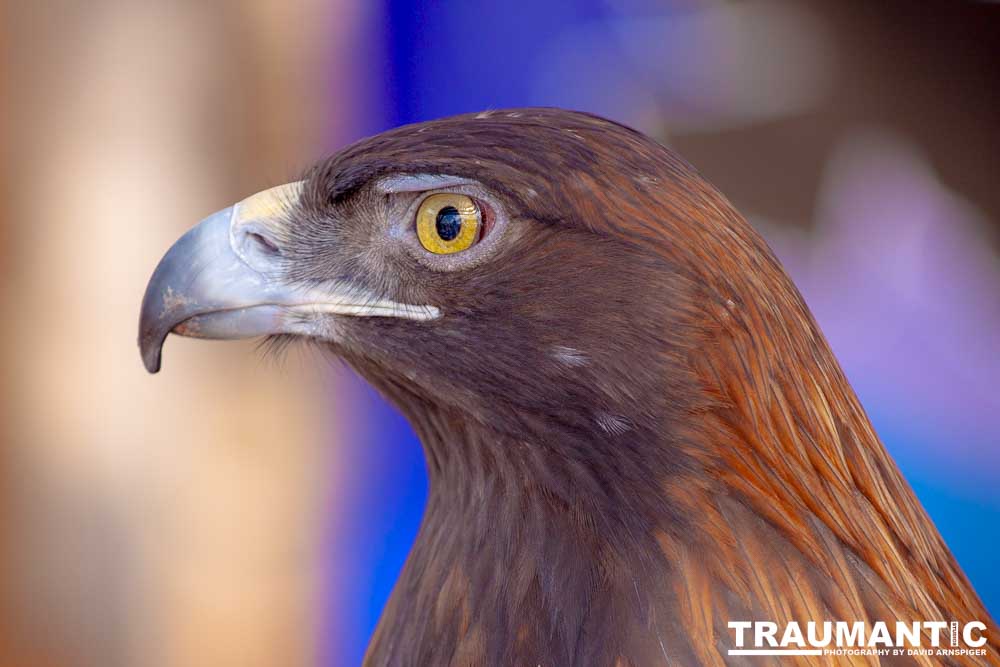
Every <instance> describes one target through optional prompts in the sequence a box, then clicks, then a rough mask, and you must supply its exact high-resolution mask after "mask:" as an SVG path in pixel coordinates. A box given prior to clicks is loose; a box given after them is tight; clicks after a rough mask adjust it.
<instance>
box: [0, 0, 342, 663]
mask: <svg viewBox="0 0 1000 667" xmlns="http://www.w3.org/2000/svg"><path fill="white" fill-rule="evenodd" d="M15 5H16V6H15ZM336 5H337V3H329V2H322V1H320V0H304V1H301V2H282V1H281V0H248V1H245V2H239V3H236V2H234V3H202V2H163V3H161V2H144V1H139V2H135V1H132V0H118V1H96V2H87V3H81V2H72V1H69V0H56V1H50V2H38V3H32V2H24V3H9V6H8V8H7V10H6V12H7V18H6V21H5V23H6V30H7V31H8V35H7V37H6V38H5V41H6V42H7V45H6V48H7V49H8V53H9V54H10V60H9V67H10V69H11V77H10V79H9V90H8V93H9V94H8V95H7V106H8V109H7V111H6V116H7V118H6V121H7V125H8V131H9V136H8V137H7V148H8V149H9V150H8V152H7V158H8V159H7V160H6V161H5V162H6V164H5V168H4V172H5V175H6V177H7V179H8V180H7V188H8V196H7V201H6V206H5V208H6V213H5V216H4V220H3V221H2V222H0V230H2V238H3V239H4V246H5V247H4V248H3V254H2V257H3V261H4V265H3V267H2V269H0V271H2V276H3V281H2V282H3V285H2V296H3V319H2V322H0V330H2V340H0V354H2V362H3V369H4V372H3V391H4V415H3V418H4V421H3V423H2V425H0V429H2V436H3V446H4V449H3V452H2V459H3V474H4V476H5V477H4V487H5V488H4V489H3V494H4V514H5V515H6V516H7V517H8V523H7V526H6V530H5V542H4V546H5V551H6V558H5V559H4V571H3V576H4V584H5V590H6V592H7V593H8V596H13V598H12V607H11V612H12V618H10V619H8V620H7V621H6V623H7V627H6V633H7V636H8V638H10V637H14V638H16V639H17V641H16V642H15V643H16V644H17V648H18V650H19V651H21V652H22V653H21V655H22V656H30V655H34V656H35V657H34V659H36V660H41V659H44V660H47V662H46V663H45V664H53V665H59V664H67V665H73V666H76V665H85V666H89V665H100V666H101V667H116V666H118V665H122V666H128V667H145V666H147V665H150V666H154V667H158V666H160V665H163V666H167V667H174V666H178V667H191V666H201V665H205V666H209V665H210V666H212V667H224V666H229V665H238V666H240V667H253V666H256V665H260V666H272V665H302V664H309V663H310V661H311V660H312V658H313V656H314V652H315V640H316V631H317V627H318V626H317V603H318V600H317V599H316V595H317V593H318V592H319V591H320V586H319V575H320V567H321V564H320V556H321V549H320V545H319V543H318V541H319V539H320V537H321V530H322V526H321V513H322V511H323V508H322V506H321V505H322V502H323V499H324V496H325V491H324V488H325V487H326V486H327V485H329V484H330V483H331V480H330V479H329V476H330V472H331V471H330V468H331V467H332V465H331V462H330V460H329V456H328V454H327V453H326V447H325V446H324V445H325V443H324V442H323V440H324V436H325V431H327V430H328V429H329V424H327V423H325V420H326V419H327V417H326V414H325V412H326V406H325V405H324V400H325V399H324V395H325V394H328V393H329V392H328V391H324V387H323V386H322V384H323V382H324V381H325V380H324V370H323V363H324V362H322V361H321V360H320V359H318V358H315V357H310V356H307V355H303V356H298V355H296V354H295V353H294V352H293V353H292V354H291V358H290V359H288V360H286V361H285V362H283V363H282V364H281V365H280V366H278V365H276V364H274V363H270V362H268V361H262V360H261V356H260V354H259V353H256V352H255V351H254V349H253V345H252V344H251V343H247V344H218V343H205V342H199V341H190V340H181V339H177V338H171V340H169V341H168V343H167V346H166V348H165V357H164V369H163V371H162V372H161V373H160V374H159V375H158V376H148V375H146V374H145V372H144V371H143V369H142V365H141V363H140V362H139V356H138V352H137V350H136V344H135V335H136V331H135V329H136V317H137V314H138V310H139V302H140V299H141V296H142V292H143V288H144V286H145V282H146V280H147V278H148V277H149V274H150V272H151V271H152V269H153V267H154V266H155V264H156V262H157V260H158V258H159V257H160V255H161V254H162V253H163V251H164V250H165V249H166V248H167V247H168V246H169V244H170V243H171V242H172V241H173V240H174V239H176V238H177V236H179V235H180V234H181V233H182V232H183V231H184V230H185V229H186V228H187V227H189V226H191V225H192V224H194V223H195V222H196V221H197V220H199V219H200V218H201V217H203V216H205V215H206V214H208V213H211V212H212V211H214V210H216V209H218V208H221V207H223V206H226V205H228V204H230V203H232V202H234V201H236V200H238V199H240V198H242V197H243V196H245V195H246V194H248V193H251V192H253V191H256V190H258V189H261V188H264V187H267V186H269V185H273V184H276V183H279V182H283V181H286V180H290V179H291V178H293V177H295V176H297V175H298V173H299V172H300V170H301V169H302V168H303V167H305V166H306V165H307V164H309V163H310V162H311V161H312V160H314V159H316V158H317V157H319V156H320V154H321V147H322V141H323V138H324V137H329V136H331V135H330V129H329V128H330V126H331V124H332V123H333V122H335V120H336V119H332V118H331V117H330V110H329V109H328V108H327V105H326V104H325V98H326V96H327V95H328V91H329V87H328V86H329V85H330V78H329V77H328V76H327V74H326V73H325V70H326V69H327V67H328V66H329V64H330V61H331V59H332V58H333V57H334V56H335V52H334V49H333V48H331V40H336V38H337V35H335V34H331V33H332V32H334V31H335V30H337V29H339V30H344V31H349V30H350V29H351V24H350V20H349V19H350V17H349V15H342V16H340V17H338V20H334V19H333V16H332V13H334V12H337V11H340V10H338V8H337V6H336ZM2 658H3V656H0V659H2ZM21 659H22V660H31V659H32V658H30V657H22V658H21ZM4 662H5V664H6V661H4Z"/></svg>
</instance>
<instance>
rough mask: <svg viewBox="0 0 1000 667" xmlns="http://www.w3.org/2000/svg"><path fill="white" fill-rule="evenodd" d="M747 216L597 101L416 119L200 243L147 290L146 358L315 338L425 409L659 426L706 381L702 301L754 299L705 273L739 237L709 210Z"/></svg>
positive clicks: (262, 196)
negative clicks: (691, 379)
mask: <svg viewBox="0 0 1000 667" xmlns="http://www.w3.org/2000/svg"><path fill="white" fill-rule="evenodd" d="M728 208H729V207H728V206H727V205H726V204H725V202H724V200H723V199H722V198H721V197H719V196H718V195H717V193H716V192H715V191H714V190H713V189H712V188H711V187H710V186H708V185H707V184H706V183H704V181H702V180H701V179H700V178H699V177H698V175H697V174H696V173H695V172H694V170H693V169H692V168H691V167H690V166H688V165H687V164H685V163H684V162H683V161H682V160H680V159H679V158H677V157H676V156H675V155H673V154H672V153H670V152H668V151H667V150H665V149H664V148H663V147H661V146H660V145H658V144H656V143H655V142H653V141H652V140H650V139H648V138H647V137H645V136H643V135H641V134H639V133H637V132H635V131H633V130H630V129H628V128H625V127H623V126H621V125H618V124H616V123H613V122H610V121H607V120H603V119H601V118H597V117H594V116H590V115H587V114H582V113H570V112H565V111H560V110H553V109H521V110H510V111H494V112H486V113H480V114H469V115H464V116H457V117H453V118H447V119H444V120H438V121H433V122H429V123H422V124H418V125H411V126H406V127H402V128H398V129H395V130H393V131H390V132H386V133H384V134H381V135H378V136H376V137H374V138H370V139H367V140H364V141H361V142H359V143H357V144H354V145H352V146H350V147H348V148H346V149H344V150H343V151H341V152H340V153H338V154H336V155H334V156H333V157H331V158H329V159H327V160H324V161H322V162H320V163H319V164H317V165H316V166H314V167H313V168H312V169H310V170H309V171H308V173H307V174H306V175H305V176H304V178H303V179H302V180H300V181H297V182H295V183H292V184H288V185H284V186H280V187H277V188H273V189H271V190H267V191H265V192H262V193H258V194H256V195H254V196H252V197H250V198H248V199H245V200H244V201H242V202H240V203H238V204H236V205H235V206H233V207H230V208H227V209H225V210H223V211H220V212H219V213H216V214H214V215H212V216H210V217H208V218H207V219H206V220H204V221H203V222H202V223H201V224H199V225H198V226H196V227H195V228H193V229H192V230H191V231H189V232H188V233H187V234H186V235H185V236H184V237H182V238H181V240H180V241H178V243H177V244H176V245H175V246H174V247H173V248H172V249H171V250H170V251H169V252H168V253H167V255H166V256H165V257H164V258H163V260H162V262H161V263H160V265H159V266H158V267H157V269H156V271H155V273H154V275H153V278H152V280H151V281H150V283H149V287H148V289H147V292H146V296H145V300H144V302H143V307H142V318H141V323H140V333H139V341H140V347H141V349H142V356H143V359H144V361H145V364H146V367H147V369H148V370H149V371H150V372H156V370H157V369H158V368H159V364H160V348H161V346H162V344H163V341H164V339H165V337H166V336H167V334H168V333H176V334H179V335H183V336H194V337H203V338H239V337H250V336H295V337H301V338H304V339H311V340H313V341H318V342H321V343H322V344H323V345H324V346H326V347H328V348H329V349H331V350H333V351H334V352H335V353H336V354H337V355H338V356H340V357H342V358H344V359H345V360H347V361H348V362H349V363H350V364H351V365H353V366H354V367H355V368H357V369H358V370H359V371H360V372H361V373H362V374H363V375H364V376H366V377H367V378H368V379H369V380H370V381H372V382H373V383H374V384H375V385H376V386H377V387H378V388H379V389H381V390H382V391H384V392H385V393H387V394H388V395H389V396H390V397H391V398H392V399H393V400H394V401H395V402H396V403H397V404H399V405H400V406H401V407H402V408H403V409H404V411H406V412H407V413H408V415H409V416H411V417H414V418H417V415H423V414H426V413H427V412H428V410H429V409H432V408H433V409H435V410H439V411H443V412H446V413H449V414H458V413H461V414H462V415H463V416H464V417H466V418H471V419H474V420H476V421H479V422H482V423H484V424H486V425H488V426H490V427H491V428H496V429H499V430H502V431H504V432H512V433H524V432H525V430H526V429H527V430H529V431H532V432H538V433H539V434H540V435H545V436H546V437H550V436H554V435H555V432H559V433H560V434H561V435H562V436H564V437H565V436H571V439H576V440H590V439H592V436H596V437H598V438H599V439H601V440H606V439H607V438H608V436H609V435H610V436H616V435H621V434H624V433H625V432H633V433H634V432H636V431H638V430H641V429H647V430H654V431H655V430H659V429H660V428H661V426H662V421H663V419H664V418H665V417H666V416H667V415H668V414H670V413H671V412H672V411H673V410H674V409H676V408H677V406H678V405H679V401H680V399H681V398H683V397H685V396H687V397H690V396H692V395H694V392H691V391H688V388H687V387H685V386H684V385H685V377H684V369H683V368H682V365H683V359H681V358H679V357H682V356H683V355H684V354H685V351H686V348H687V347H689V346H690V345H691V344H696V343H697V338H698V337H697V335H696V334H695V332H694V331H693V330H692V326H694V324H695V323H694V322H693V321H692V315H695V314H696V313H695V312H694V311H695V310H701V309H700V308H696V306H697V305H698V304H705V303H713V304H719V303H724V302H725V301H727V300H729V301H732V300H733V299H736V298H740V297H739V296H738V295H736V294H735V293H733V292H732V291H731V290H730V291H728V292H726V293H715V292H713V289H714V287H715V286H713V285H711V284H709V283H707V282H706V278H709V277H712V276H713V271H709V270H706V267H704V266H700V264H702V263H705V262H711V261H713V260H718V255H719V253H718V251H717V250H715V249H713V248H712V244H711V243H707V242H706V239H704V238H699V237H703V236H705V235H706V234H705V233H703V232H706V231H707V232H708V233H709V234H712V233H726V232H725V231H724V230H721V229H720V230H701V229H698V228H697V227H696V225H695V224H694V222H693V221H699V220H703V219H704V218H705V216H706V215H711V216H713V218H714V217H718V216H719V214H720V212H724V211H726V210H728ZM735 219H736V218H735V217H734V220H735ZM738 232H741V233H743V234H744V235H745V230H738ZM729 233H732V232H729Z"/></svg>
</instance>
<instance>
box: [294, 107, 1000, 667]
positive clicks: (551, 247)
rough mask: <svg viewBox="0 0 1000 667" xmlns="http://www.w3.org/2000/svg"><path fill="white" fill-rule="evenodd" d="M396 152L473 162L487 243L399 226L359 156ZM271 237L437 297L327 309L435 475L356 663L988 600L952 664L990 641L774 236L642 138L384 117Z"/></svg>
mask: <svg viewBox="0 0 1000 667" xmlns="http://www.w3.org/2000/svg"><path fill="white" fill-rule="evenodd" d="M399 174H446V175H451V176H458V177H463V178H467V179H471V180H475V181H477V182H479V183H480V184H481V185H482V187H483V188H485V189H486V190H488V191H489V193H490V194H491V196H493V197H495V198H496V200H497V202H499V203H500V204H501V205H502V207H503V210H504V211H505V212H506V215H507V216H508V218H509V229H508V232H507V235H506V236H504V237H503V239H502V243H500V245H499V247H498V249H497V251H496V252H495V253H494V254H493V255H492V256H490V257H489V258H488V259H487V260H486V261H484V262H482V263H481V264H477V265H476V266H474V267H470V268H469V269H467V270H456V271H430V270H428V269H427V268H426V267H425V266H422V265H421V264H420V263H419V262H417V261H415V260H414V259H413V258H412V257H410V256H407V255H406V254H405V253H401V252H398V251H396V250H395V249H394V247H393V245H392V243H391V242H389V241H388V240H387V236H386V231H385V227H384V226H382V225H381V223H379V221H380V220H385V219H386V218H387V217H391V216H390V214H389V209H390V208H391V207H392V206H393V205H394V204H393V203H392V199H391V197H388V196H386V195H385V194H382V193H380V192H379V191H378V190H377V188H376V187H375V184H376V182H377V180H378V179H379V178H381V177H383V176H387V175H399ZM283 252H285V253H286V260H287V266H288V273H289V277H290V278H291V279H293V280H296V281H298V282H301V283H307V284H308V283H320V282H322V281H329V280H342V281H345V282H350V283H352V284H355V285H359V286H363V287H365V288H367V289H368V290H370V291H371V292H372V293H375V294H378V295H379V296H384V297H386V298H391V299H395V300H399V301H401V302H405V303H421V304H432V305H434V306H436V307H439V308H440V309H441V311H442V312H443V316H442V317H441V318H440V319H438V320H433V321H428V322H413V321H399V320H394V319H389V318H377V317H372V318H348V320H345V321H344V322H340V323H338V324H337V325H336V326H337V327H338V342H337V343H336V344H333V345H334V348H335V351H336V352H337V353H338V354H339V355H341V356H342V357H344V358H345V359H346V360H347V361H348V362H349V363H350V364H351V365H352V366H354V367H355V368H356V369H357V370H358V371H359V372H360V373H361V374H362V375H363V376H365V377H366V378H368V379H369V380H370V381H371V382H372V383H373V384H374V385H375V386H376V387H377V388H378V389H379V390H380V391H382V392H383V393H384V394H385V395H386V396H387V397H388V398H389V399H390V400H391V401H393V402H394V403H395V404H396V405H397V406H398V407H399V408H400V410H401V411H402V412H403V413H404V414H405V415H406V416H407V418H408V419H409V420H410V422H411V423H412V424H413V426H414V428H415V430H416V432H417V434H418V436H419V437H420V439H421V442H422V443H423V445H424V448H425V451H426V455H427V460H428V469H429V473H430V478H431V489H430V496H429V500H428V507H427V512H426V515H425V518H424V522H423V524H422V526H421V530H420V534H419V536H418V539H417V542H416V544H415V546H414V548H413V552H412V553H411V555H410V558H409V559H408V561H407V564H406V567H405V569H404V571H403V573H402V575H401V577H400V580H399V582H398V584H397V586H396V589H395V590H394V593H393V596H392V598H391V600H390V602H389V604H388V606H387V608H386V610H385V613H384V614H383V618H382V621H381V623H380V625H379V628H378V630H377V632H376V635H375V637H374V639H373V640H372V644H371V646H370V648H369V652H368V656H367V659H366V663H367V664H370V665H411V664H412V665H438V664H453V665H468V664H488V665H514V664H517V665H536V664H538V665H570V664H586V665H634V666H645V665H656V664H673V665H693V664H706V665H708V664H711V665H721V664H723V663H728V662H729V661H730V660H731V658H729V657H728V656H727V655H726V649H727V648H729V647H731V646H732V641H733V635H732V632H731V631H730V630H729V629H728V628H727V626H726V623H727V621H730V620H751V619H758V620H772V621H776V622H778V623H779V624H781V623H783V622H785V621H790V620H797V621H800V622H804V621H808V620H816V621H821V620H848V621H853V620H869V621H872V622H874V621H876V620H883V621H887V622H890V623H892V622H894V621H896V620H897V619H898V620H903V621H915V620H935V619H939V618H940V619H945V620H952V619H954V620H958V621H962V622H964V621H971V620H982V621H984V622H987V623H989V624H990V625H989V629H988V630H987V633H986V634H987V636H988V637H989V639H990V644H989V645H988V646H987V647H986V648H987V655H986V656H985V657H980V658H975V657H965V658H962V657H956V658H954V659H953V662H954V663H955V664H1000V660H998V657H997V655H998V654H997V647H998V644H997V641H998V639H1000V634H998V632H997V628H996V626H995V625H994V624H992V622H991V621H990V620H989V617H988V615H987V613H986V612H985V610H984V609H983V607H982V604H981V603H980V601H979V600H978V598H977V597H976V594H975V592H974V591H973V590H972V588H971V586H970V585H969V583H968V581H967V580H966V579H965V577H964V575H963V574H962V572H961V570H960V568H959V567H958V566H957V564H956V563H955V561H954V559H953V558H952V556H951V554H950V553H949V551H948V549H947V547H946V546H945V545H944V543H943V541H942V540H941V538H940V536H939V535H938V533H937V531H936V530H935V528H934V526H933V525H932V523H931V522H930V520H929V519H928V518H927V516H926V514H925V513H924V511H923V509H922V508H921V507H920V504H919V503H918V501H917V500H916V499H915V497H914V496H913V494H912V492H911V491H910V489H909V487H908V486H907V484H906V482H905V481H904V480H903V479H902V477H901V476H900V474H899V472H898V470H897V469H896V466H895V464H894V463H893V462H892V460H891V459H890V458H889V456H888V454H887V453H886V452H885V449H884V447H883V446H882V444H881V443H880V441H879V440H878V437H877V436H876V435H875V433H874V432H873V431H872V428H871V425H870V423H869V421H868V419H867V417H866V415H865V413H864V411H863V409H862V408H861V406H860V404H859V403H858V401H857V398H856V397H855V395H854V393H853V391H852V390H851V388H850V386H849V385H848V383H847V381H846V379H845V378H844V376H843V373H842V372H841V370H840V368H839V366H838V364H837V362H836V360H835V359H834V357H833V355H832V353H831V352H830V349H829V346H828V345H827V343H826V342H825V340H824V339H823V336H822V334H821V333H820V332H819V329H818V327H817V326H816V323H815V322H814V320H813V318H812V316H811V315H810V313H809V311H808V309H807V307H806V306H805V304H804V302H803V300H802V298H801V296H800V295H799V293H798V292H797V290H796V289H795V287H794V286H793V285H792V284H791V282H790V280H789V279H788V277H787V276H786V275H785V273H784V271H783V270H782V268H781V267H780V265H779V263H778V261H777V260H776V259H775V257H774V256H773V254H772V253H771V251H770V250H769V249H768V247H767V246H766V244H765V243H764V242H763V240H761V238H760V237H759V236H758V235H757V234H756V233H755V232H754V231H753V230H752V229H751V228H750V227H749V225H747V223H746V222H745V221H744V220H743V219H742V218H741V217H740V216H739V214H738V213H736V212H735V211H734V210H733V208H732V207H731V206H730V205H729V204H728V202H726V200H725V199H724V198H723V197H722V196H721V195H720V194H719V193H718V192H717V191H716V190H715V189H714V188H712V186H710V185H709V184H708V183H706V182H705V181H704V180H703V179H702V178H701V177H700V176H699V175H698V174H697V173H696V172H695V171H694V170H693V169H692V168H691V167H690V166H689V165H687V164H686V163H685V162H684V161H683V160H681V159H680V158H678V157H677V156H676V155H674V154H673V153H672V152H670V151H669V150H668V149H666V148H664V147H663V146H660V145H659V144H657V143H655V142H654V141H652V140H651V139H649V138H647V137H645V136H643V135H641V134H639V133H637V132H635V131H633V130H630V129H628V128H624V127H622V126H620V125H617V124H615V123H612V122H609V121H606V120H603V119H600V118H597V117H594V116H589V115H586V114H579V113H569V112H565V111H560V110H555V109H516V110H507V111H492V112H485V113H482V114H469V115H465V116H459V117H455V118H448V119H443V120H439V121H433V122H429V123H423V124H420V125H412V126H407V127H402V128H398V129H395V130H392V131H390V132H386V133H384V134H381V135H379V136H376V137H373V138H370V139H366V140H364V141H361V142H358V143H357V144H354V145H352V146H350V147H348V148H346V149H345V150H343V151H341V152H340V153H338V154H337V155H336V156H334V157H332V158H330V159H329V160H327V161H324V162H322V163H321V164H319V165H317V166H316V167H315V168H314V169H313V170H311V171H310V173H309V174H308V177H307V182H306V186H305V189H304V194H303V197H302V200H301V202H299V204H298V209H297V211H296V212H295V214H294V224H293V226H292V232H291V233H290V234H289V238H288V239H285V240H284V245H283ZM872 661H873V662H874V661H875V660H874V659H873V660H872ZM912 662H913V663H915V664H930V662H931V661H930V659H925V658H921V657H915V658H913V660H912Z"/></svg>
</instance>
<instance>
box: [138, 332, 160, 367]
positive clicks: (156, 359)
mask: <svg viewBox="0 0 1000 667" xmlns="http://www.w3.org/2000/svg"><path fill="white" fill-rule="evenodd" d="M162 347H163V343H162V342H160V343H159V344H153V343H150V344H148V345H143V341H141V340H140V341H139V352H140V353H141V354H142V364H143V365H144V366H145V367H146V371H147V372H149V373H150V374H154V373H159V372H160V350H161V349H162Z"/></svg>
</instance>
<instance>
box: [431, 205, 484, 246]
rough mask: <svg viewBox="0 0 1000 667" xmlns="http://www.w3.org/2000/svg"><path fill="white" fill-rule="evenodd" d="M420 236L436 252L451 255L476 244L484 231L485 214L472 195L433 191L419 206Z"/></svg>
mask: <svg viewBox="0 0 1000 667" xmlns="http://www.w3.org/2000/svg"><path fill="white" fill-rule="evenodd" d="M416 223H417V238H419V239H420V245H422V246H423V247H424V249H425V250H427V251H428V252H432V253H434V254H435V255H451V254H453V253H456V252H462V251H463V250H467V249H469V248H471V247H472V246H474V245H475V244H476V243H477V242H478V241H479V239H480V238H482V235H483V234H482V232H483V215H482V212H481V211H480V209H479V205H478V204H476V202H475V200H473V199H472V198H471V197H467V196H466V195H463V194H458V193H454V192H442V193H438V194H433V195H430V196H429V197H427V198H426V199H424V200H423V201H422V202H420V208H419V209H417V220H416Z"/></svg>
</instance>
